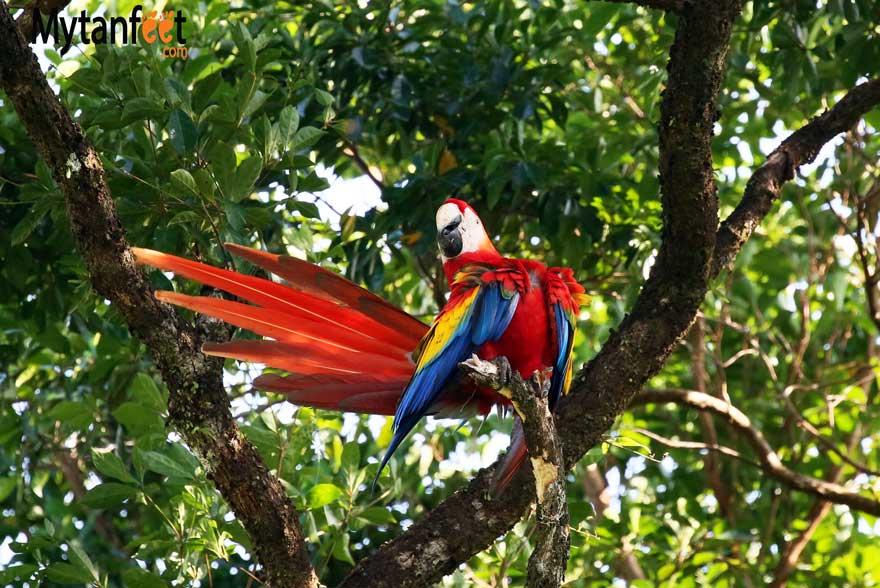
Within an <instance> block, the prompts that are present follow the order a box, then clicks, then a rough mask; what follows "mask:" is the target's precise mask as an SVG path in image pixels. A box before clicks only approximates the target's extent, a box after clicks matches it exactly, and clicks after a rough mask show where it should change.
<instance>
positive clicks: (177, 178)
mask: <svg viewBox="0 0 880 588" xmlns="http://www.w3.org/2000/svg"><path fill="white" fill-rule="evenodd" d="M171 185H172V186H174V187H175V189H176V190H177V192H178V193H179V194H181V195H182V196H193V195H196V196H198V194H199V189H198V187H197V186H196V181H195V179H193V177H192V175H190V173H189V172H188V171H186V170H185V169H176V170H174V171H173V172H171Z"/></svg>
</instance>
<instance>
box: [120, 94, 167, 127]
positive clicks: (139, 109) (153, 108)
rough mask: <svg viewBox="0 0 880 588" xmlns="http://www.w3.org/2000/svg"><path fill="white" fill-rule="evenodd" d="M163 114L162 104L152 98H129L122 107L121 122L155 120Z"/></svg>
mask: <svg viewBox="0 0 880 588" xmlns="http://www.w3.org/2000/svg"><path fill="white" fill-rule="evenodd" d="M164 113H165V108H164V107H163V106H162V103H161V102H159V101H158V100H156V99H154V98H131V99H129V100H127V101H126V102H125V106H123V107H122V122H124V123H133V122H135V121H144V120H150V119H152V120H155V119H157V118H159V117H160V116H162V114H164Z"/></svg>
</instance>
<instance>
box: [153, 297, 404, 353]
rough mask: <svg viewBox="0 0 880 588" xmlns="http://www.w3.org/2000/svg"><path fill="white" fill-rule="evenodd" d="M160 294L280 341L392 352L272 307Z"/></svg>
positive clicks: (376, 342)
mask: <svg viewBox="0 0 880 588" xmlns="http://www.w3.org/2000/svg"><path fill="white" fill-rule="evenodd" d="M156 298H158V299H159V300H161V301H163V302H169V303H171V304H174V305H177V306H181V307H183V308H188V309H190V310H194V311H196V312H200V313H202V314H207V315H208V316H213V317H216V318H219V319H222V320H224V321H226V322H227V323H229V324H231V325H235V326H236V327H241V328H243V329H247V330H249V331H253V332H254V333H257V334H258V335H262V336H264V337H272V338H273V339H276V340H279V341H286V342H290V343H298V342H304V341H305V342H308V343H309V344H310V345H316V346H318V345H329V346H331V347H334V348H336V349H337V352H338V353H345V352H351V351H363V352H367V353H380V354H381V353H385V354H388V351H389V349H388V347H389V346H388V344H387V343H385V342H383V341H379V340H377V339H371V338H370V337H368V336H366V335H363V334H361V333H356V332H352V331H348V330H347V329H342V328H341V327H336V326H334V325H324V324H319V323H317V322H311V321H308V320H301V319H297V318H295V317H290V316H288V315H286V314H284V313H279V312H277V311H275V310H272V309H268V308H260V307H259V306H251V305H249V304H242V303H240V302H232V301H230V300H222V299H219V298H209V297H207V296H189V295H187V294H178V293H177V292H167V291H165V290H160V291H159V292H156ZM395 353H400V354H401V355H403V354H404V352H403V351H402V350H399V349H397V350H395Z"/></svg>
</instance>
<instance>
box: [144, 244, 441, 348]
mask: <svg viewBox="0 0 880 588" xmlns="http://www.w3.org/2000/svg"><path fill="white" fill-rule="evenodd" d="M235 251H237V249H236V250H235ZM134 253H135V256H136V257H137V259H138V261H139V262H141V263H146V264H149V265H151V266H153V267H156V268H159V269H162V270H166V271H173V272H174V273H176V274H178V275H180V276H183V277H185V278H189V279H191V280H195V281H197V282H200V283H202V284H206V285H208V286H212V287H214V288H219V289H221V290H224V291H226V292H229V293H230V294H234V295H236V296H239V297H241V298H243V299H245V300H247V301H248V302H251V303H253V304H257V305H259V306H262V307H263V308H272V309H275V310H278V311H280V312H282V313H284V314H286V315H289V316H290V317H296V318H299V319H305V320H311V321H317V322H320V323H325V324H327V325H334V326H336V327H339V328H342V329H345V330H348V331H351V332H353V333H358V334H360V335H364V336H368V337H371V338H375V339H381V340H383V341H384V342H385V343H386V344H391V345H394V346H395V347H399V348H400V349H404V350H406V351H407V352H409V351H412V350H413V348H415V346H416V345H417V344H418V342H419V340H420V337H417V338H414V337H413V336H412V334H411V333H403V332H399V331H395V330H394V329H392V328H390V327H388V326H387V325H385V324H383V323H382V322H380V321H379V320H378V319H377V318H375V317H373V316H371V315H369V314H365V313H364V312H362V311H360V310H358V309H356V308H351V307H346V306H342V305H340V304H339V302H338V301H335V300H328V299H327V298H326V297H322V296H316V295H313V294H310V293H307V292H305V291H300V290H296V289H294V288H291V287H288V286H284V285H282V284H277V283H275V282H273V281H271V280H265V279H263V278H258V277H256V276H247V275H244V274H239V273H236V272H232V271H229V270H225V269H220V268H216V267H212V266H209V265H205V264H202V263H198V262H195V261H190V260H188V259H183V258H181V257H175V256H173V255H168V254H165V253H160V252H158V251H151V250H149V249H140V248H134ZM303 263H305V262H303ZM306 265H310V264H306ZM312 267H317V266H312ZM323 271H326V270H323ZM328 273H329V272H328ZM331 275H332V274H331ZM340 279H343V280H344V278H340ZM344 281H345V282H346V283H347V284H348V285H349V288H351V289H358V290H361V289H362V288H360V287H359V286H357V285H355V284H353V283H351V282H348V281H347V280H344ZM380 300H381V299H380ZM385 304H386V305H387V304H388V303H385ZM388 306H390V305H388ZM400 312H402V311H400ZM407 316H408V315H407ZM409 319H410V320H411V321H414V322H415V323H417V324H419V325H422V323H420V322H419V321H417V320H415V319H414V318H412V317H409ZM422 328H423V329H426V327H424V325H422Z"/></svg>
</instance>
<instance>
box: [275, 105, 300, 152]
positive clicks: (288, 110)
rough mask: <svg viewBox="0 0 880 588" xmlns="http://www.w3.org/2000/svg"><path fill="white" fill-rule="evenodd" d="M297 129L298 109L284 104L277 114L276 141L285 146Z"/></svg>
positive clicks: (288, 143)
mask: <svg viewBox="0 0 880 588" xmlns="http://www.w3.org/2000/svg"><path fill="white" fill-rule="evenodd" d="M297 129H299V111H298V110H297V109H296V108H295V107H293V106H285V107H284V108H282V109H281V113H280V114H279V115H278V141H279V142H280V143H281V145H283V146H284V147H285V148H287V147H288V145H290V142H291V141H292V140H293V136H294V135H295V134H296V131H297Z"/></svg>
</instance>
